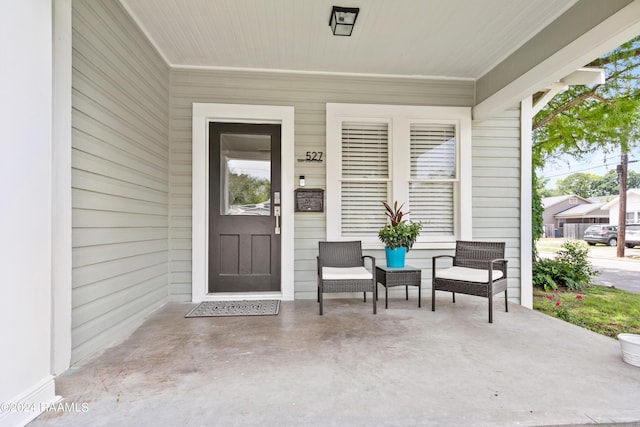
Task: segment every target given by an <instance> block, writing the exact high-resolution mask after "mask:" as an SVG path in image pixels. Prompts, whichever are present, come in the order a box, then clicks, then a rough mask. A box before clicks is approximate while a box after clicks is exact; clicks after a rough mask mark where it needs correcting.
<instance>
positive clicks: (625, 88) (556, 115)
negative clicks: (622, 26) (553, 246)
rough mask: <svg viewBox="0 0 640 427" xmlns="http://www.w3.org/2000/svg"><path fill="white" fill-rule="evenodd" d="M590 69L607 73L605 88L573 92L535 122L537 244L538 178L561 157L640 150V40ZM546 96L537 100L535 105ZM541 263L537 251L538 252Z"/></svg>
mask: <svg viewBox="0 0 640 427" xmlns="http://www.w3.org/2000/svg"><path fill="white" fill-rule="evenodd" d="M586 66H588V67H602V68H604V69H605V75H606V76H605V82H604V83H603V84H596V85H588V86H583V85H578V86H570V87H569V88H568V89H567V90H566V91H564V92H562V93H559V94H557V95H556V96H555V97H554V98H553V99H552V100H551V101H550V102H549V104H547V105H546V106H545V108H543V109H542V110H541V111H540V112H539V113H538V114H536V116H535V117H534V119H533V124H532V129H533V153H532V166H533V175H534V182H533V193H534V194H533V195H532V196H533V199H532V203H533V205H534V218H533V224H532V226H533V228H532V229H533V240H534V243H535V241H536V240H537V239H539V238H540V237H541V236H542V216H541V215H538V214H537V213H536V209H535V206H536V203H538V202H539V200H540V194H539V193H538V191H539V185H538V178H537V176H536V174H537V172H539V170H540V169H541V168H542V167H543V165H544V164H545V163H546V162H549V161H553V159H554V158H555V157H558V156H559V155H569V156H572V157H573V158H575V159H578V160H579V159H581V158H582V157H583V156H584V155H586V154H590V153H593V152H594V151H597V150H600V151H603V152H605V153H610V154H612V155H613V154H615V153H620V152H628V151H629V148H630V147H633V146H635V145H636V142H637V141H638V132H639V131H640V87H639V84H638V74H639V72H640V37H636V38H634V39H633V40H630V41H629V42H627V43H625V44H623V45H621V46H619V47H618V48H616V49H614V50H613V51H611V52H609V53H607V54H605V55H603V56H601V57H600V58H597V59H595V60H594V61H592V62H591V63H589V64H586ZM540 96H542V94H536V96H534V102H535V100H536V99H538V98H539V97H540ZM534 257H535V249H534Z"/></svg>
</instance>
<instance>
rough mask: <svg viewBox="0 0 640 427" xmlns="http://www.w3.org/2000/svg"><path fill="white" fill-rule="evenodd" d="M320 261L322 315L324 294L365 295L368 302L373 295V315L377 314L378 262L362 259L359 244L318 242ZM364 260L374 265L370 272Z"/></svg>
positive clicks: (319, 284) (364, 256) (370, 257)
mask: <svg viewBox="0 0 640 427" xmlns="http://www.w3.org/2000/svg"><path fill="white" fill-rule="evenodd" d="M317 259H318V302H319V303H320V315H322V304H323V301H322V300H323V294H325V293H328V292H363V293H364V301H365V302H367V292H371V293H372V298H371V300H372V301H373V314H376V296H377V295H376V288H377V286H376V278H375V271H376V259H375V258H374V257H372V256H369V255H362V243H361V242H360V241H352V242H319V248H318V257H317ZM365 259H369V261H370V262H371V266H370V268H371V270H368V269H367V268H366V266H365Z"/></svg>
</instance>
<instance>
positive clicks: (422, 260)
mask: <svg viewBox="0 0 640 427" xmlns="http://www.w3.org/2000/svg"><path fill="white" fill-rule="evenodd" d="M194 102H199V103H232V104H264V105H290V106H293V107H294V108H295V123H294V126H295V153H294V158H295V159H299V158H304V155H305V153H306V152H307V151H323V152H325V151H326V150H325V120H326V118H325V114H326V113H325V109H326V103H328V102H345V103H365V104H398V105H442V106H471V105H473V83H472V82H467V81H451V80H423V79H390V78H374V77H357V76H332V75H307V74H281V73H257V72H235V71H207V70H179V69H177V70H172V72H171V150H170V151H171V184H170V201H171V202H170V203H171V231H170V233H171V247H172V251H171V256H172V260H171V273H170V274H171V293H172V295H173V298H175V299H177V300H182V301H188V300H190V298H191V265H190V260H191V249H190V248H191V181H190V178H191V123H192V122H191V108H192V103H194ZM325 167H329V168H330V167H331V165H326V164H325V163H320V164H309V163H296V164H295V172H294V176H295V177H298V176H300V175H304V176H305V179H306V185H307V187H309V188H323V189H326V181H325V179H326V173H327V172H326V170H325ZM296 184H297V183H296ZM324 239H326V221H325V216H324V214H322V213H296V214H295V242H294V244H295V259H294V260H293V262H294V279H295V297H296V298H315V295H316V293H315V292H316V267H315V262H316V255H317V248H318V241H319V240H324ZM376 255H377V256H379V257H383V256H384V254H383V252H380V253H377V254H376ZM430 256H431V255H430V254H428V253H426V252H421V251H412V252H411V254H410V257H409V259H410V260H411V262H412V263H413V264H414V265H415V264H418V265H420V266H421V267H424V268H425V269H426V268H429V269H430V258H429V257H430ZM426 276H427V274H426V273H425V283H429V282H428V278H427V277H426Z"/></svg>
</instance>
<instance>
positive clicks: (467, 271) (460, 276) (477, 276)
mask: <svg viewBox="0 0 640 427" xmlns="http://www.w3.org/2000/svg"><path fill="white" fill-rule="evenodd" d="M502 276H503V274H502V271H500V270H493V280H498V279H500V278H501V277H502ZM436 277H439V278H441V279H449V280H462V281H464V282H478V283H487V282H488V281H489V271H488V270H480V269H477V268H469V267H450V268H444V269H442V270H437V271H436Z"/></svg>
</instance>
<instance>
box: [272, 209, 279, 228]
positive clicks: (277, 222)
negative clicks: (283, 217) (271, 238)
mask: <svg viewBox="0 0 640 427" xmlns="http://www.w3.org/2000/svg"><path fill="white" fill-rule="evenodd" d="M273 216H275V217H276V234H280V206H274V207H273Z"/></svg>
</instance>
